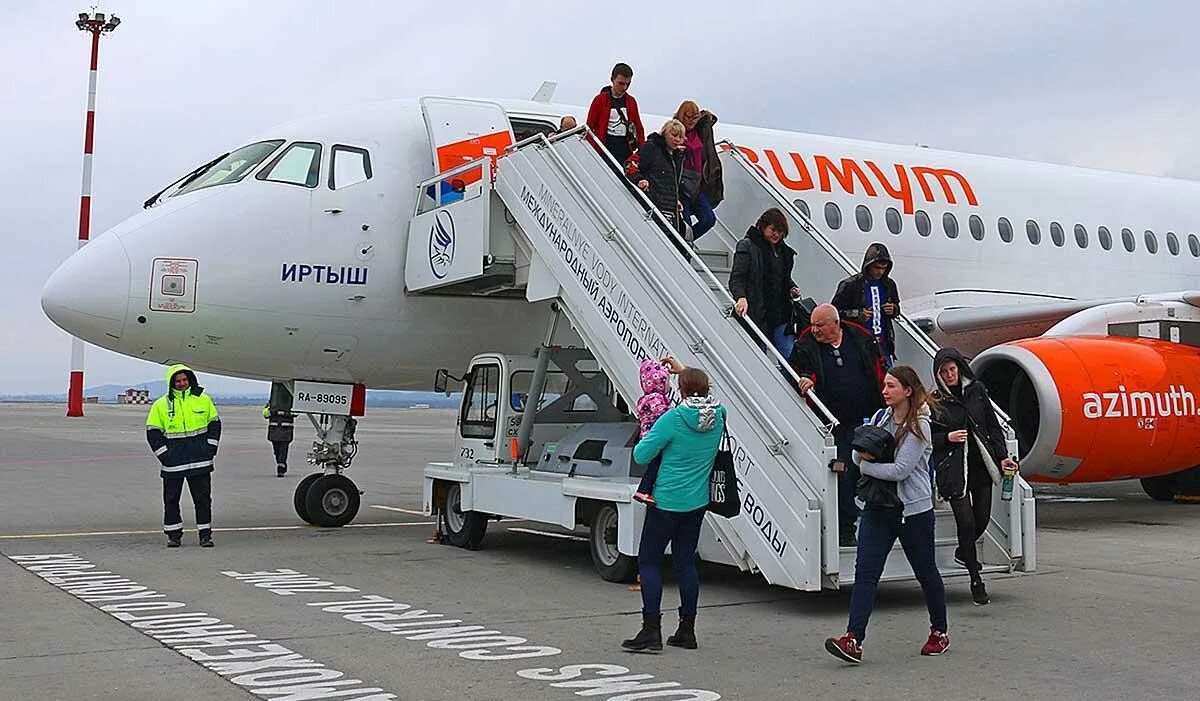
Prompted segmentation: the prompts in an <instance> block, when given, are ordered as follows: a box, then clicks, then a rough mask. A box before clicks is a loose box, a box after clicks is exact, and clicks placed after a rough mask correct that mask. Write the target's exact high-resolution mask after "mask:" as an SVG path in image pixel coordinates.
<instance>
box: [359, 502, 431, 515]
mask: <svg viewBox="0 0 1200 701" xmlns="http://www.w3.org/2000/svg"><path fill="white" fill-rule="evenodd" d="M371 508H372V509H385V510H387V511H399V512H400V513H402V514H412V515H413V516H424V515H425V512H424V511H417V510H416V509H401V508H400V507H399V506H384V505H383V504H371Z"/></svg>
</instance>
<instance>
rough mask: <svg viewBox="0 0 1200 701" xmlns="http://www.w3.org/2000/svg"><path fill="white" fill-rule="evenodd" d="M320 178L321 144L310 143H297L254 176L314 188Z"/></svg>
mask: <svg viewBox="0 0 1200 701" xmlns="http://www.w3.org/2000/svg"><path fill="white" fill-rule="evenodd" d="M320 176H321V144H318V143H315V142H312V141H297V142H296V143H294V144H291V145H290V146H288V147H287V148H286V149H284V151H283V153H281V154H279V155H278V156H276V157H275V160H273V161H271V162H270V163H269V164H267V166H266V167H265V168H263V169H262V170H260V171H259V172H258V175H256V176H254V177H256V178H258V179H259V180H268V181H271V182H277V183H288V184H290V185H303V186H304V187H316V186H317V183H318V182H319V181H320Z"/></svg>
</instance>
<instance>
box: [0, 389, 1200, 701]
mask: <svg viewBox="0 0 1200 701" xmlns="http://www.w3.org/2000/svg"><path fill="white" fill-rule="evenodd" d="M146 409H147V407H144V406H143V407H124V406H105V405H102V406H91V405H89V406H88V407H86V411H87V417H86V418H84V419H66V418H63V407H60V406H49V405H14V404H7V405H2V404H0V552H2V553H3V554H4V555H5V556H6V557H3V558H0V699H126V700H128V699H250V698H256V699H264V698H266V699H314V698H337V699H368V698H373V699H386V698H399V699H420V700H426V699H428V700H434V699H570V698H576V697H579V698H589V699H591V698H595V699H608V700H609V701H617V700H618V699H620V700H625V701H631V700H633V699H666V700H671V699H717V698H725V699H792V698H813V697H815V698H837V699H910V698H933V699H1013V698H1059V699H1084V698H1086V699H1123V700H1128V699H1136V698H1160V699H1194V698H1197V697H1198V695H1200V692H1198V691H1197V690H1198V689H1200V668H1198V666H1197V665H1196V662H1195V657H1196V651H1197V650H1198V649H1200V647H1198V646H1197V643H1196V637H1197V626H1198V625H1200V545H1198V544H1197V543H1198V542H1200V541H1198V540H1197V537H1196V536H1197V526H1198V525H1200V506H1187V505H1177V504H1162V503H1157V502H1152V501H1151V500H1150V499H1148V498H1147V497H1145V496H1144V495H1143V494H1142V492H1141V489H1140V488H1139V487H1138V485H1137V483H1135V482H1123V483H1114V484H1108V485H1097V486H1084V487H1043V488H1039V496H1040V500H1039V502H1038V529H1039V537H1038V571H1037V572H1036V573H1031V574H1022V575H1014V576H998V577H992V578H990V579H989V580H988V587H989V590H990V592H991V595H992V603H991V605H989V606H985V607H976V606H973V605H972V604H971V600H970V596H969V593H968V591H967V585H966V582H965V580H962V579H955V580H951V583H949V584H948V585H947V589H948V595H949V603H950V635H951V638H952V641H953V644H952V646H951V649H950V651H949V652H948V653H947V654H946V655H945V656H943V657H940V658H923V657H921V656H920V655H919V654H918V650H919V649H920V646H921V644H922V643H923V642H924V639H925V637H926V635H927V633H928V623H927V618H926V613H925V609H924V605H923V602H922V598H921V594H920V590H919V588H918V587H917V585H916V584H915V583H898V584H890V585H884V586H882V587H881V589H880V594H879V603H878V606H877V608H876V610H875V614H874V617H873V618H872V622H871V627H870V630H869V638H868V640H867V642H866V644H865V646H864V650H865V662H864V664H863V665H862V666H860V667H856V668H850V667H847V666H845V665H844V664H842V663H840V662H838V661H837V660H835V659H833V658H832V657H830V656H829V655H828V654H827V653H826V652H825V651H824V649H823V647H822V644H823V641H824V639H825V638H826V637H827V636H830V635H839V634H841V633H842V632H843V631H844V630H845V624H846V615H847V611H848V604H849V592H848V591H843V592H834V593H821V594H811V593H800V592H794V591H791V590H787V589H783V588H777V587H771V586H768V585H766V584H765V583H764V582H763V581H762V580H761V579H760V578H758V577H757V576H754V575H749V574H743V573H740V572H737V571H735V570H733V569H732V568H726V567H720V566H702V569H701V581H702V590H701V600H700V604H701V611H700V614H699V617H698V621H697V634H698V637H699V640H700V648H699V649H698V650H694V651H688V650H678V649H675V648H670V647H668V648H666V650H665V651H664V652H663V653H662V654H660V655H633V654H628V653H624V652H622V651H621V650H620V647H619V643H620V640H621V639H622V638H625V637H629V636H631V635H633V633H635V632H636V630H637V628H638V625H639V621H640V619H639V610H640V599H639V595H638V594H637V593H636V592H633V591H630V590H629V589H627V588H626V587H625V586H622V585H618V584H610V583H607V582H604V581H603V580H601V579H600V578H599V577H598V576H597V575H596V574H595V572H594V571H593V570H592V567H591V563H590V559H589V556H588V548H587V544H586V543H585V542H582V541H581V540H578V539H573V538H570V537H561V534H562V532H561V531H558V530H557V529H553V528H547V527H543V526H540V525H538V524H530V523H519V522H508V521H505V522H501V523H499V524H497V523H492V524H491V525H490V526H489V530H488V534H487V537H486V539H485V541H484V548H483V549H482V550H480V551H477V552H470V551H466V550H461V549H457V548H453V547H450V546H445V545H431V544H428V543H427V542H426V540H427V539H428V538H429V536H430V535H431V533H432V530H433V526H432V521H431V519H430V518H428V517H425V516H423V515H421V512H420V509H421V470H422V468H423V467H424V464H425V463H426V462H427V461H430V460H446V459H448V458H449V456H450V453H451V449H452V447H453V430H454V417H453V413H452V412H448V411H438V410H388V409H373V410H371V411H370V412H369V413H368V416H367V417H366V418H365V419H364V420H363V421H361V422H360V424H359V430H358V438H359V441H360V444H361V448H360V452H359V455H358V457H357V459H356V460H355V463H354V466H353V468H351V470H350V471H349V472H348V473H347V475H348V476H350V477H352V478H353V479H354V480H355V481H356V483H357V484H358V485H359V488H360V489H362V490H363V491H364V492H365V493H364V494H363V497H362V498H363V506H362V509H361V511H360V512H359V516H358V518H357V519H356V520H355V522H354V523H353V524H352V525H351V526H349V527H346V528H341V529H329V530H325V529H319V528H316V527H312V526H307V525H304V524H302V522H301V521H300V519H299V518H298V517H297V516H296V515H295V512H294V511H293V508H292V492H293V490H294V488H295V485H296V483H297V481H298V480H300V479H301V478H302V477H304V475H306V474H308V472H309V470H307V469H306V468H307V466H306V465H305V464H304V460H303V456H304V453H305V451H306V450H307V447H308V445H309V444H310V442H311V439H312V430H311V428H310V427H307V426H304V425H302V424H301V422H300V421H298V422H297V427H298V430H297V440H296V441H295V442H294V443H293V444H292V459H291V461H290V462H291V472H289V474H288V475H287V477H286V478H284V479H278V478H276V477H275V475H274V461H273V459H272V456H271V450H270V445H269V444H268V443H267V442H266V440H265V431H266V427H265V423H266V422H265V421H263V419H262V418H261V415H259V413H258V409H257V408H255V407H225V408H222V409H221V414H222V419H223V423H224V437H223V439H222V447H221V451H220V454H219V455H218V456H217V471H216V473H215V474H214V476H213V501H214V525H215V526H216V532H215V535H214V540H215V541H216V547H215V548H213V549H211V550H210V549H204V550H202V549H200V548H198V547H197V546H196V536H195V532H194V531H193V530H191V525H192V524H193V523H194V521H193V517H194V513H193V511H192V509H191V503H190V501H189V497H188V496H187V495H186V494H185V496H184V498H183V507H184V508H183V513H184V520H185V523H186V524H188V528H189V530H188V531H187V532H186V533H185V538H184V547H182V548H179V549H175V550H167V549H166V548H165V547H164V545H165V538H164V536H163V535H162V533H161V530H160V524H161V519H162V510H161V509H162V502H161V480H160V479H159V478H158V465H157V462H156V461H155V460H154V459H153V457H152V456H151V454H150V451H149V448H148V447H147V445H146V442H145V433H144V428H143V426H144V419H145V413H146ZM301 420H303V417H301ZM514 529H523V530H514ZM547 534H553V535H547ZM555 536H558V537H555ZM255 573H258V574H255ZM677 601H678V599H677V593H676V592H675V591H674V589H673V583H672V582H671V581H668V590H667V592H666V595H665V596H664V602H663V605H664V610H666V611H670V610H671V609H672V608H673V607H674V606H675V605H676V602H677ZM337 602H341V603H337ZM314 604H316V605H314ZM384 614H388V615H384ZM395 614H399V615H401V616H402V617H403V618H402V619H401V623H400V624H399V625H396V624H395V621H397V620H398V619H397V618H396V615H395ZM447 619H450V620H461V621H462V623H460V624H458V625H459V626H479V628H474V629H471V630H474V631H475V632H474V633H471V632H469V630H467V629H465V628H458V630H459V631H460V632H459V634H458V637H438V635H437V633H438V631H439V630H441V631H443V632H444V631H445V629H446V628H447V627H448V621H447ZM383 621H392V623H386V622H383ZM423 622H430V623H429V625H425V624H424V623H423ZM438 622H440V623H438ZM673 625H674V616H673V615H671V614H668V615H665V616H664V628H665V629H667V630H666V632H670V630H673ZM664 634H665V633H664ZM222 636H223V637H222ZM471 636H475V637H471ZM479 642H492V643H495V644H496V645H499V646H493V647H488V648H479V647H477V646H473V644H474V643H479Z"/></svg>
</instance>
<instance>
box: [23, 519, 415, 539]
mask: <svg viewBox="0 0 1200 701" xmlns="http://www.w3.org/2000/svg"><path fill="white" fill-rule="evenodd" d="M435 525H437V521H394V522H391V523H348V524H346V525H345V526H342V528H390V527H393V526H435ZM186 530H187V531H188V532H189V533H190V532H194V531H195V529H194V528H188V529H186ZM301 530H305V531H323V530H326V529H324V528H322V527H320V526H312V525H308V524H305V525H294V526H231V527H228V528H214V529H213V532H214V533H236V532H239V531H301ZM159 533H162V530H161V529H160V530H153V531H80V532H77V533H22V534H19V535H0V540H39V539H42V538H86V537H94V536H116V535H157V534H159Z"/></svg>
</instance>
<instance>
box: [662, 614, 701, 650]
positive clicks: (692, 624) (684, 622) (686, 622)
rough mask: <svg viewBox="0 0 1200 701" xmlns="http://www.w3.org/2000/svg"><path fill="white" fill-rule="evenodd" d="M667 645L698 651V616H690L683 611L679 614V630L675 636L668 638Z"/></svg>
mask: <svg viewBox="0 0 1200 701" xmlns="http://www.w3.org/2000/svg"><path fill="white" fill-rule="evenodd" d="M667 644H668V645H670V646H671V647H681V648H684V649H685V650H695V649H696V614H694V613H693V614H691V615H690V616H689V615H687V614H685V613H683V611H680V612H679V628H677V629H676V630H675V634H674V635H672V636H671V637H669V638H667Z"/></svg>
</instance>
